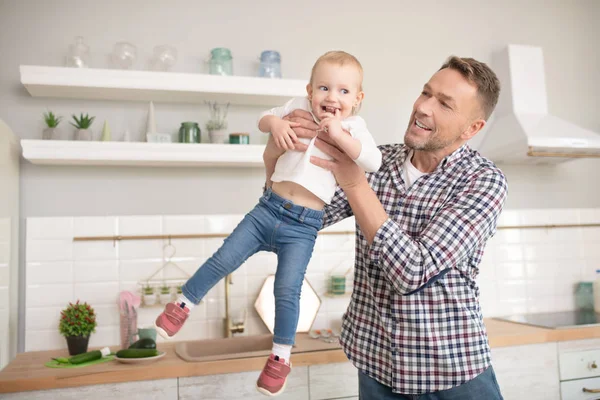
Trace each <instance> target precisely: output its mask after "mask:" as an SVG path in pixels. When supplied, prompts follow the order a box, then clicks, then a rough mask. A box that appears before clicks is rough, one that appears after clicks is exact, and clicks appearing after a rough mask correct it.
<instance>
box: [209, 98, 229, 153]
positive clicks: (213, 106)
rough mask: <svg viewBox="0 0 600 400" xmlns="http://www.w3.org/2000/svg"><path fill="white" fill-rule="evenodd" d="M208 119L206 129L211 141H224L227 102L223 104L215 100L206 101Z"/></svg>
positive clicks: (225, 137)
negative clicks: (208, 113)
mask: <svg viewBox="0 0 600 400" xmlns="http://www.w3.org/2000/svg"><path fill="white" fill-rule="evenodd" d="M206 104H208V110H209V112H210V119H209V120H208V122H206V130H207V131H208V138H209V139H210V142H211V143H225V142H226V141H227V139H228V136H227V112H228V111H229V103H227V104H226V105H225V106H223V105H219V104H218V103H217V102H216V101H215V102H211V101H207V102H206Z"/></svg>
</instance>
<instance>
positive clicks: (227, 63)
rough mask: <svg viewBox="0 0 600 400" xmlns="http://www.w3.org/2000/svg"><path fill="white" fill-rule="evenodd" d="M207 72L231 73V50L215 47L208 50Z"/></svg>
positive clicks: (212, 73)
mask: <svg viewBox="0 0 600 400" xmlns="http://www.w3.org/2000/svg"><path fill="white" fill-rule="evenodd" d="M209 65H210V68H209V72H210V74H211V75H233V61H232V56H231V51H229V49H226V48H224V47H217V48H214V49H212V50H211V51H210V60H209Z"/></svg>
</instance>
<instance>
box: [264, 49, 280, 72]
mask: <svg viewBox="0 0 600 400" xmlns="http://www.w3.org/2000/svg"><path fill="white" fill-rule="evenodd" d="M259 76H260V77H262V78H281V56H280V54H279V52H278V51H275V50H265V51H263V52H262V53H261V54H260V68H259Z"/></svg>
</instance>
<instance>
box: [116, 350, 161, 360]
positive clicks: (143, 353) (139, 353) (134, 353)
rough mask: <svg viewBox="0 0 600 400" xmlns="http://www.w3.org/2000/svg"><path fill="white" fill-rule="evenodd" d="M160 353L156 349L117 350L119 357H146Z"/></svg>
mask: <svg viewBox="0 0 600 400" xmlns="http://www.w3.org/2000/svg"><path fill="white" fill-rule="evenodd" d="M157 355H158V350H156V349H125V350H119V351H117V357H119V358H146V357H154V356H157Z"/></svg>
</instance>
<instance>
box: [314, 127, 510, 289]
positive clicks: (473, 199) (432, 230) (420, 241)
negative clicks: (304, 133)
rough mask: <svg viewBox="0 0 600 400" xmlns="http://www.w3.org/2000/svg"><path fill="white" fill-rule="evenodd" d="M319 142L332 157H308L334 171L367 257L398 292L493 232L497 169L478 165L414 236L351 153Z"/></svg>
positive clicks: (450, 264)
mask: <svg viewBox="0 0 600 400" xmlns="http://www.w3.org/2000/svg"><path fill="white" fill-rule="evenodd" d="M319 142H320V143H319ZM317 143H319V144H318V145H317V147H319V148H320V149H321V150H323V151H324V152H325V153H327V154H329V155H331V156H332V157H333V158H334V160H332V161H327V160H323V159H318V158H315V157H313V159H312V160H311V161H312V162H313V163H314V164H316V165H320V166H323V167H324V168H328V169H331V170H332V171H333V172H334V174H336V178H337V179H338V183H339V185H340V186H341V187H342V188H343V190H344V192H345V194H346V196H347V198H348V202H349V204H350V207H351V208H352V211H353V212H354V215H355V217H356V222H357V224H358V226H359V227H360V229H361V231H362V233H363V234H364V236H365V238H366V239H367V241H368V243H369V244H370V248H369V253H368V256H369V258H370V261H371V263H372V264H374V265H377V266H378V267H379V268H380V269H381V271H382V272H383V273H384V274H385V275H386V277H387V280H388V282H389V283H390V284H391V285H392V286H393V287H394V289H395V290H396V292H397V293H399V294H402V295H405V294H409V293H411V292H413V291H415V290H417V289H419V288H420V287H422V286H423V285H425V284H426V283H427V282H428V281H429V280H430V279H431V278H433V277H435V276H437V275H438V274H440V273H441V272H442V271H445V270H447V269H451V268H456V267H457V266H458V265H459V264H460V263H461V262H462V261H463V260H464V259H465V257H468V256H469V255H470V254H472V251H473V249H475V248H476V247H478V246H481V245H482V244H484V243H485V241H487V240H488V239H489V237H491V235H492V234H493V233H494V231H495V228H496V222H497V219H498V216H499V215H500V212H501V210H502V207H503V204H504V200H505V199H506V193H507V185H506V179H505V178H504V175H502V174H501V173H500V172H499V171H498V170H495V169H492V168H488V169H485V170H482V171H479V172H478V173H477V174H476V175H474V176H473V177H472V178H471V182H470V183H469V185H467V186H466V187H465V189H464V190H463V191H462V192H460V193H458V194H457V195H456V196H455V197H454V198H453V199H452V202H451V203H449V204H448V205H447V206H446V207H445V208H443V209H442V210H440V211H439V212H438V213H436V215H435V216H434V217H433V218H432V219H431V221H429V223H428V225H427V227H426V228H425V229H424V230H423V231H422V232H421V234H420V235H419V236H418V237H416V238H413V237H411V236H410V235H408V234H407V233H406V232H405V231H404V230H402V229H401V228H400V226H399V225H398V224H397V223H396V222H395V221H393V220H392V219H390V218H389V216H388V215H387V213H386V212H385V209H384V208H383V205H382V204H381V202H380V201H379V199H378V198H377V195H376V194H375V192H373V190H372V189H371V187H370V186H369V184H368V182H367V180H366V178H365V177H364V174H362V173H361V171H360V169H359V168H358V167H356V169H354V170H352V169H351V168H352V166H353V165H354V163H353V162H352V160H350V159H349V157H347V156H346V155H345V154H343V153H341V152H339V150H337V149H335V148H333V147H332V146H331V145H329V144H327V143H324V142H323V141H322V140H319V139H317Z"/></svg>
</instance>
